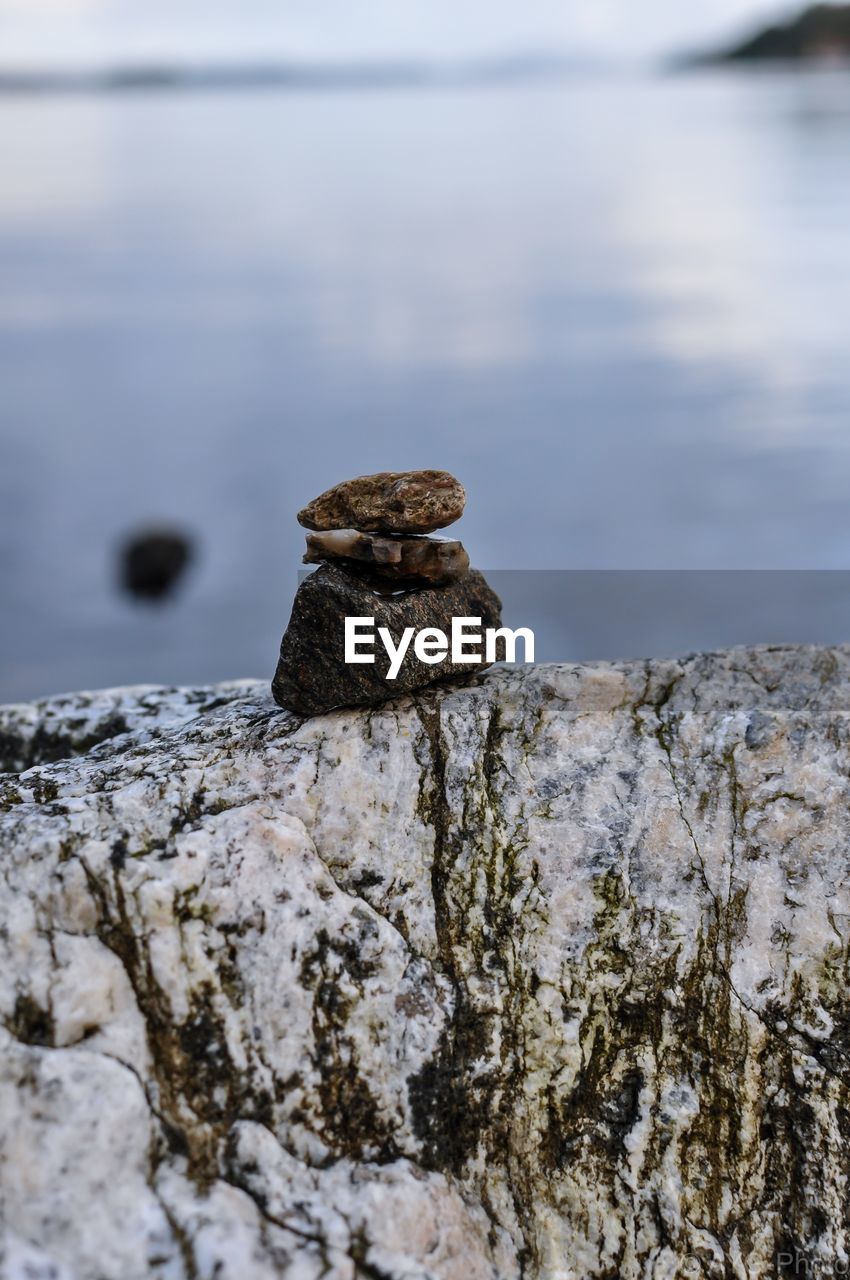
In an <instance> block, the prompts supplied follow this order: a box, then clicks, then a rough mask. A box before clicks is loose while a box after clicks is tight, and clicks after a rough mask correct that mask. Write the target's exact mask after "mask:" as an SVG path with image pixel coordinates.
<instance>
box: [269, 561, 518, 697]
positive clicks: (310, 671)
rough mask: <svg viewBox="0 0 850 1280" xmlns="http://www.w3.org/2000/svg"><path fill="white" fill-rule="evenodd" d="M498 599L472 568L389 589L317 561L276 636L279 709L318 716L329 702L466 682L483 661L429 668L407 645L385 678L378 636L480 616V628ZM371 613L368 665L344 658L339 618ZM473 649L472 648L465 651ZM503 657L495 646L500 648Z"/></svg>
mask: <svg viewBox="0 0 850 1280" xmlns="http://www.w3.org/2000/svg"><path fill="white" fill-rule="evenodd" d="M501 608H502V605H501V601H500V600H499V597H498V596H497V595H496V593H495V592H494V591H493V590H492V589H491V588H490V587H489V586H488V584H487V582H486V580H485V579H484V576H483V575H482V574H481V573H479V572H478V571H477V570H476V569H472V570H470V572H469V573H467V574H466V576H465V577H463V578H461V579H460V580H459V581H457V582H454V583H452V584H451V585H449V586H445V587H423V588H422V589H420V590H415V591H402V592H396V593H388V590H387V583H386V582H383V583H381V584H380V586H379V588H378V589H376V582H375V581H372V582H370V581H369V580H367V579H365V578H363V577H361V576H355V575H353V574H351V573H349V572H348V570H346V569H344V568H342V567H341V566H338V565H322V567H321V568H319V569H317V570H316V572H315V573H313V574H311V575H310V577H309V578H305V580H304V581H303V582H302V583H301V585H300V586H299V588H298V591H297V593H296V596H295V602H294V604H293V606H292V616H291V618H290V619H289V626H288V627H287V629H286V634H285V635H284V637H283V640H282V641H281V646H280V660H279V662H278V664H277V671H276V672H275V677H274V681H273V682H272V693H273V694H274V697H275V701H276V702H277V703H278V705H279V706H281V707H285V708H286V709H287V710H289V711H296V712H298V713H299V714H300V715H318V714H320V713H321V712H323V711H330V710H331V709H332V708H334V707H351V706H366V705H370V704H376V703H380V702H386V701H387V700H388V699H390V698H396V697H400V696H401V695H402V694H405V693H411V692H413V690H415V689H421V688H423V687H424V686H425V685H429V684H435V683H442V682H444V681H448V680H468V679H470V678H471V677H472V676H475V675H477V674H478V672H480V671H483V670H484V669H485V667H487V666H489V665H490V664H489V663H486V662H483V661H482V662H480V663H475V664H470V663H453V662H452V661H451V655H449V656H448V657H446V658H445V660H444V661H442V662H439V663H434V664H433V665H428V664H426V663H424V662H421V661H420V660H419V659H418V658H417V657H416V656H415V655H414V652H413V644H412V643H411V644H410V646H409V648H408V650H407V653H406V654H405V657H404V660H403V662H402V664H401V667H400V670H399V673H398V676H397V677H396V679H395V680H388V679H387V673H388V670H389V666H390V661H389V657H388V655H387V652H386V650H385V648H384V646H383V644H382V642H381V640H380V639H379V638H378V634H377V629H378V628H379V627H386V628H388V630H389V632H390V634H391V635H392V638H393V642H394V644H395V645H398V643H399V640H400V638H401V635H402V632H403V631H404V630H405V628H407V627H413V628H414V629H415V631H417V632H418V631H420V630H422V629H423V628H426V627H436V628H439V630H441V631H444V632H446V633H447V635H448V636H449V638H450V637H451V629H452V619H453V618H459V617H474V618H480V619H481V629H482V630H484V629H485V628H488V627H499V626H500V625H501ZM346 617H349V618H373V619H374V632H375V636H374V647H373V648H372V649H371V650H370V649H369V648H368V647H367V646H365V645H364V646H363V648H362V649H361V652H373V653H374V656H375V661H374V663H371V664H365V663H363V664H360V663H357V664H350V663H346V662H345V619H346ZM472 648H474V646H470V649H472ZM500 655H501V650H500Z"/></svg>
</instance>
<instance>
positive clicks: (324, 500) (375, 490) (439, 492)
mask: <svg viewBox="0 0 850 1280" xmlns="http://www.w3.org/2000/svg"><path fill="white" fill-rule="evenodd" d="M465 504H466V491H465V490H464V487H463V485H462V484H461V483H460V481H459V480H456V479H455V478H454V476H453V475H450V474H449V472H448V471H380V472H378V474H377V475H373V476H358V477H357V479H356V480H345V481H343V483H342V484H338V485H335V486H334V488H333V489H328V490H327V492H326V493H322V494H320V495H319V497H318V498H314V499H313V501H312V502H310V503H308V504H307V506H306V507H305V508H304V510H303V511H299V512H298V523H299V524H302V525H304V527H305V528H306V529H319V530H325V529H359V530H361V531H362V532H364V533H431V532H432V530H434V529H444V528H445V527H446V525H449V524H453V523H454V521H455V520H459V519H460V517H461V516H462V515H463V508H464V506H465Z"/></svg>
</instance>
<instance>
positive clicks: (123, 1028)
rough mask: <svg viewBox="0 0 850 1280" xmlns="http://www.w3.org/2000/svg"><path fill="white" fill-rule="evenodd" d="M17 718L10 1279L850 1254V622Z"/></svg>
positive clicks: (3, 1050)
mask: <svg viewBox="0 0 850 1280" xmlns="http://www.w3.org/2000/svg"><path fill="white" fill-rule="evenodd" d="M0 725H2V736H0V744H2V749H3V752H4V753H5V754H6V756H7V759H6V764H7V765H11V766H12V767H13V768H18V767H21V766H23V765H27V766H29V767H28V768H27V771H26V772H23V773H20V774H12V773H8V774H5V775H0V849H1V850H2V862H0V868H2V876H3V881H2V890H0V910H2V928H0V1006H2V1028H0V1136H2V1144H1V1145H0V1188H2V1197H3V1208H4V1215H3V1222H4V1224H5V1225H4V1226H3V1228H2V1229H3V1246H2V1255H0V1275H2V1277H3V1280H25V1278H27V1280H47V1278H48V1277H51V1278H52V1280H95V1278H97V1280H113V1278H114V1280H136V1278H138V1280H147V1278H148V1277H162V1278H168V1280H184V1278H186V1280H188V1278H193V1280H194V1278H196V1277H203V1278H204V1280H214V1278H215V1280H230V1278H231V1277H232V1278H233V1280H237V1278H239V1280H241V1278H242V1277H251V1278H252V1280H265V1278H266V1277H297V1278H298V1280H302V1278H303V1280H313V1278H315V1280H319V1277H330V1278H331V1280H356V1278H357V1277H370V1278H371V1280H376V1278H378V1277H380V1278H382V1280H386V1278H388V1277H394V1278H397V1280H401V1278H402V1277H404V1278H405V1280H411V1278H417V1280H426V1278H427V1280H454V1278H455V1277H457V1278H458V1280H485V1278H487V1280H500V1278H514V1277H520V1276H525V1277H530V1278H532V1280H544V1278H545V1280H568V1278H569V1280H588V1278H590V1277H599V1278H600V1280H601V1278H602V1277H606V1278H608V1280H614V1278H615V1277H617V1278H622V1280H637V1278H638V1277H641V1278H642V1277H670V1278H672V1277H686V1278H690V1277H693V1278H694V1280H696V1278H697V1277H748V1278H756V1277H758V1278H761V1277H767V1276H772V1275H774V1274H782V1272H780V1271H779V1267H778V1264H777V1259H778V1258H779V1257H780V1256H784V1255H785V1254H786V1253H787V1252H789V1251H792V1252H793V1251H794V1250H797V1249H799V1250H801V1251H803V1253H804V1255H805V1256H806V1257H807V1258H808V1259H809V1260H810V1263H811V1271H810V1272H809V1273H808V1274H823V1275H832V1274H843V1271H842V1270H841V1268H842V1267H843V1266H845V1265H846V1262H847V1252H846V1250H847V1243H848V1235H847V1232H848V1208H850V1185H849V1182H850V1173H849V1172H848V1162H847V1150H848V1142H850V1062H848V1054H850V999H848V987H847V982H848V966H850V888H849V887H848V870H850V867H849V866H848V858H849V857H850V854H848V850H850V649H839V650H818V649H809V648H800V649H766V650H749V651H746V650H741V651H731V652H729V653H726V654H717V655H708V656H702V657H696V658H692V659H688V660H685V661H681V662H676V661H669V662H667V661H664V662H662V661H659V662H650V663H633V664H625V665H600V666H582V667H567V666H559V667H546V666H540V667H536V668H532V669H522V670H517V671H496V672H491V673H490V674H488V675H486V676H484V677H482V678H481V679H480V680H479V682H478V683H477V684H476V685H473V686H470V687H464V688H452V687H447V688H442V689H431V690H429V691H427V692H426V693H423V694H420V695H418V696H417V697H415V698H408V699H400V700H399V701H397V702H395V703H390V704H387V705H384V706H382V707H380V708H378V709H374V710H371V711H360V712H343V713H335V714H332V715H327V716H324V717H321V718H318V719H313V720H310V721H307V722H302V721H300V720H299V719H298V718H296V717H295V716H292V715H289V714H286V713H281V712H280V711H278V710H277V708H276V707H275V706H274V704H273V703H272V701H271V698H270V696H269V695H268V693H267V691H266V688H265V686H264V685H263V684H261V683H257V684H239V685H229V686H222V687H220V688H218V689H204V690H196V691H188V692H187V691H181V692H175V691H174V690H171V691H168V690H165V691H162V690H161V691H157V690H151V689H146V690H136V691H133V690H124V691H119V692H115V693H107V694H99V695H94V696H90V697H88V698H87V697H85V696H83V695H81V696H80V697H79V698H77V699H74V698H71V699H65V700H63V701H62V702H61V703H54V704H43V705H39V706H35V707H23V708H7V709H6V710H5V711H4V713H3V715H2V716H0ZM63 744H64V751H65V753H66V755H67V758H64V759H57V758H56V757H57V755H59V754H60V753H61V752H62V751H63ZM74 750H79V751H82V752H84V754H80V755H77V756H71V755H69V754H68V753H70V752H73V751H74ZM45 758H46V759H47V760H52V762H51V763H44V762H43V761H44V760H45ZM816 1266H819V1267H820V1268H821V1269H820V1270H819V1271H817V1272H815V1267H816ZM828 1268H829V1269H828Z"/></svg>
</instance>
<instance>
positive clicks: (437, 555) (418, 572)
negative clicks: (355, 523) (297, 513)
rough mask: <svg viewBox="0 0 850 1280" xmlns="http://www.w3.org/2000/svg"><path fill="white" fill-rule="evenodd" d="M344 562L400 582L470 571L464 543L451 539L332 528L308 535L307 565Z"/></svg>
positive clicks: (448, 578)
mask: <svg viewBox="0 0 850 1280" xmlns="http://www.w3.org/2000/svg"><path fill="white" fill-rule="evenodd" d="M326 560H334V561H341V562H342V563H343V564H345V565H347V566H349V567H352V568H354V569H355V571H362V570H363V569H364V568H365V569H366V570H367V571H368V572H370V573H373V574H375V575H377V577H379V578H389V579H391V580H393V581H396V582H411V581H414V582H415V581H416V580H421V581H424V582H430V583H433V584H434V585H435V586H437V585H440V584H442V583H446V582H456V581H457V579H458V578H462V577H463V575H464V574H465V573H467V572H468V571H469V556H468V555H467V554H466V551H465V550H464V547H463V543H461V542H456V541H453V540H452V539H451V538H423V537H420V536H417V535H410V536H408V537H404V536H397V537H388V536H386V535H382V534H379V533H358V532H357V531H356V530H355V529H331V530H327V531H326V532H324V533H308V534H307V553H306V555H305V556H304V563H305V564H322V563H323V562H324V561H326Z"/></svg>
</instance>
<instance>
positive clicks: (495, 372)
mask: <svg viewBox="0 0 850 1280" xmlns="http://www.w3.org/2000/svg"><path fill="white" fill-rule="evenodd" d="M848 153H850V77H848V76H846V75H845V74H843V73H825V72H821V73H770V74H750V75H747V74H740V73H737V74H721V73H717V74H710V75H709V74H703V75H695V76H690V77H686V76H681V77H666V78H665V77H658V78H622V79H617V78H614V77H602V78H597V79H591V78H580V79H575V80H573V81H569V82H563V83H561V84H546V85H543V84H539V85H526V86H523V87H519V86H516V85H514V86H505V87H502V88H487V89H485V88H481V87H479V88H477V89H475V90H472V89H467V90H463V89H455V90H439V91H438V90H434V89H427V90H421V91H414V90H412V89H411V90H404V89H394V90H392V91H389V90H381V91H378V90H374V91H360V92H341V91H338V92H326V93H317V92H310V91H305V92H290V93H271V92H268V93H264V92H256V93H233V94H226V93H197V94H181V93H179V92H161V93H138V94H132V93H125V94H121V95H118V94H113V95H101V96H97V95H91V96H84V95H80V96H73V95H69V96H64V97H63V96H55V97H48V96H45V97H29V98H27V97H21V98H6V99H4V100H2V101H0V172H2V173H3V181H2V183H0V278H2V281H3V285H2V290H0V386H2V396H0V432H2V468H0V600H2V629H0V699H2V700H8V699H12V698H18V697H29V696H35V695H39V694H44V693H48V692H53V691H57V690H61V689H70V688H80V687H86V686H101V685H108V684H115V683H125V682H130V681H148V680H155V681H168V682H171V681H174V682H177V681H184V682H191V681H202V680H207V679H214V678H218V677H230V676H236V675H244V674H264V673H270V672H271V670H272V668H273V665H274V659H275V653H276V648H277V644H278V642H279V639H280V633H281V630H282V628H283V625H284V624H285V622H286V619H287V617H288V611H289V606H290V601H291V596H292V592H293V590H294V587H295V583H296V572H297V568H298V562H299V557H300V550H301V535H300V532H299V530H298V527H297V525H296V524H295V520H294V512H295V510H296V509H297V508H298V507H299V506H301V505H302V504H303V503H304V502H305V501H306V500H307V499H309V498H310V497H312V496H313V495H314V494H315V493H316V492H318V491H319V490H321V489H323V488H325V487H326V486H327V485H329V484H331V483H333V482H335V481H337V480H338V479H342V478H344V477H346V476H348V475H351V474H356V473H360V472H364V471H371V470H379V469H385V468H402V467H411V466H438V467H447V468H449V469H451V470H453V471H455V472H456V473H457V474H458V475H459V476H460V477H461V478H462V479H463V480H464V481H465V483H466V485H467V488H468V492H469V507H468V513H467V515H466V516H465V517H464V520H463V522H462V524H461V525H459V526H458V530H459V532H460V533H461V535H462V536H463V538H464V540H465V541H466V543H467V546H468V548H469V550H470V552H471V553H472V556H473V560H474V561H475V562H476V563H477V564H479V565H480V566H481V567H483V568H485V569H488V568H492V569H518V568H535V569H556V568H557V569H567V568H569V569H587V568H615V569H626V568H651V569H662V568H670V567H676V568H715V569H717V568H722V569H729V568H739V567H758V568H771V569H776V568H785V569H790V568H795V569H799V568H810V567H817V568H821V569H830V568H846V567H848V566H850V429H848V428H850V359H849V358H848V343H850V289H848V280H850V218H848V210H850V164H848V163H847V157H848ZM156 519H164V520H167V521H168V522H169V523H174V522H177V523H179V524H180V525H183V526H186V527H188V528H190V529H192V530H194V531H195V532H196V534H197V536H198V538H199V540H200V553H199V560H198V564H197V567H196V569H195V570H194V571H193V572H192V574H191V576H190V577H189V579H188V580H187V584H186V588H185V590H184V591H183V592H182V593H181V594H180V595H179V596H178V598H177V599H176V600H175V602H174V603H173V604H170V605H168V606H166V607H162V608H157V607H151V606H144V605H139V604H134V603H133V602H131V601H129V600H128V599H126V598H124V597H122V596H121V595H120V594H119V593H118V592H117V590H116V587H115V581H116V570H115V564H114V557H115V551H116V546H117V544H118V543H119V542H120V541H121V539H122V537H123V536H124V534H125V533H126V532H127V530H128V529H131V528H133V527H134V526H136V525H138V524H145V523H148V522H150V521H151V520H156ZM544 578H545V575H544ZM836 580H838V578H837V579H836ZM777 581H782V579H781V578H780V579H777ZM816 594H817V593H816ZM597 596H598V599H597V600H596V603H595V604H594V605H593V606H592V607H593V608H595V609H597V610H598V611H600V612H599V616H598V618H596V620H595V624H594V628H591V630H592V631H593V632H594V634H605V635H607V636H608V638H609V642H608V646H607V647H608V650H609V651H613V652H617V651H618V647H617V637H618V630H617V628H618V626H619V623H620V610H621V604H620V603H618V598H617V595H616V593H614V594H612V596H611V599H610V602H609V603H607V604H606V598H605V593H604V592H600V593H597ZM779 605H780V607H779V613H778V620H777V613H776V609H773V610H772V612H771V620H770V634H765V636H764V638H765V639H770V640H777V639H795V638H798V635H799V634H800V631H801V627H800V620H801V615H800V607H799V603H798V602H797V601H796V600H795V599H794V597H793V594H792V595H791V596H790V598H789V599H788V600H787V602H784V603H783V602H782V601H781V600H780V602H779ZM583 607H584V608H589V607H591V606H590V605H589V604H587V602H586V601H585V603H584V605H583ZM816 607H817V606H815V605H811V606H807V609H809V612H808V613H807V616H806V618H805V630H806V635H807V638H818V637H820V638H823V639H827V640H834V639H839V638H841V637H840V636H838V635H836V634H834V630H835V626H836V623H835V611H834V608H833V606H832V605H830V607H829V608H828V609H826V610H825V612H824V614H823V620H822V624H821V622H819V618H820V615H819V614H817V613H815V614H814V615H812V614H811V612H810V609H811V608H816ZM606 610H607V614H606ZM568 613H569V610H568V608H566V606H565V613H564V625H563V628H562V630H558V629H557V628H556V630H555V631H554V632H553V633H552V636H551V637H550V640H549V643H548V644H547V648H546V651H545V653H543V654H541V655H540V656H545V657H560V658H564V659H569V658H572V657H574V656H588V655H586V654H581V655H579V654H578V653H577V652H576V646H575V644H574V643H573V642H572V641H571V631H570V626H569V617H568ZM513 621H514V623H515V625H520V624H521V623H522V621H523V619H522V618H519V617H514V618H513ZM656 624H657V619H656ZM752 624H753V620H752V619H750V620H749V623H748V630H747V635H746V637H744V636H743V635H742V638H747V639H750V638H751V634H750V632H751V630H752ZM757 624H758V618H756V619H755V627H756V631H757V630H758V625H757ZM841 625H843V623H842V624H841ZM819 628H820V629H819ZM693 630H694V628H693V625H692V624H691V625H690V626H689V627H688V628H686V629H684V630H683V629H682V628H681V627H680V625H679V623H678V622H677V620H676V617H675V616H673V615H671V617H670V620H669V625H667V626H666V629H665V632H664V633H665V635H666V637H667V640H668V644H667V646H666V647H667V649H668V651H669V652H676V650H677V648H678V647H680V644H684V643H685V642H687V644H688V645H690V644H691V642H692V640H693ZM812 632H814V636H812ZM703 634H704V639H705V643H706V644H711V643H713V642H714V637H713V636H712V634H710V628H709V627H708V626H706V629H705V632H704V633H703V632H700V633H699V635H700V636H703Z"/></svg>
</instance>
